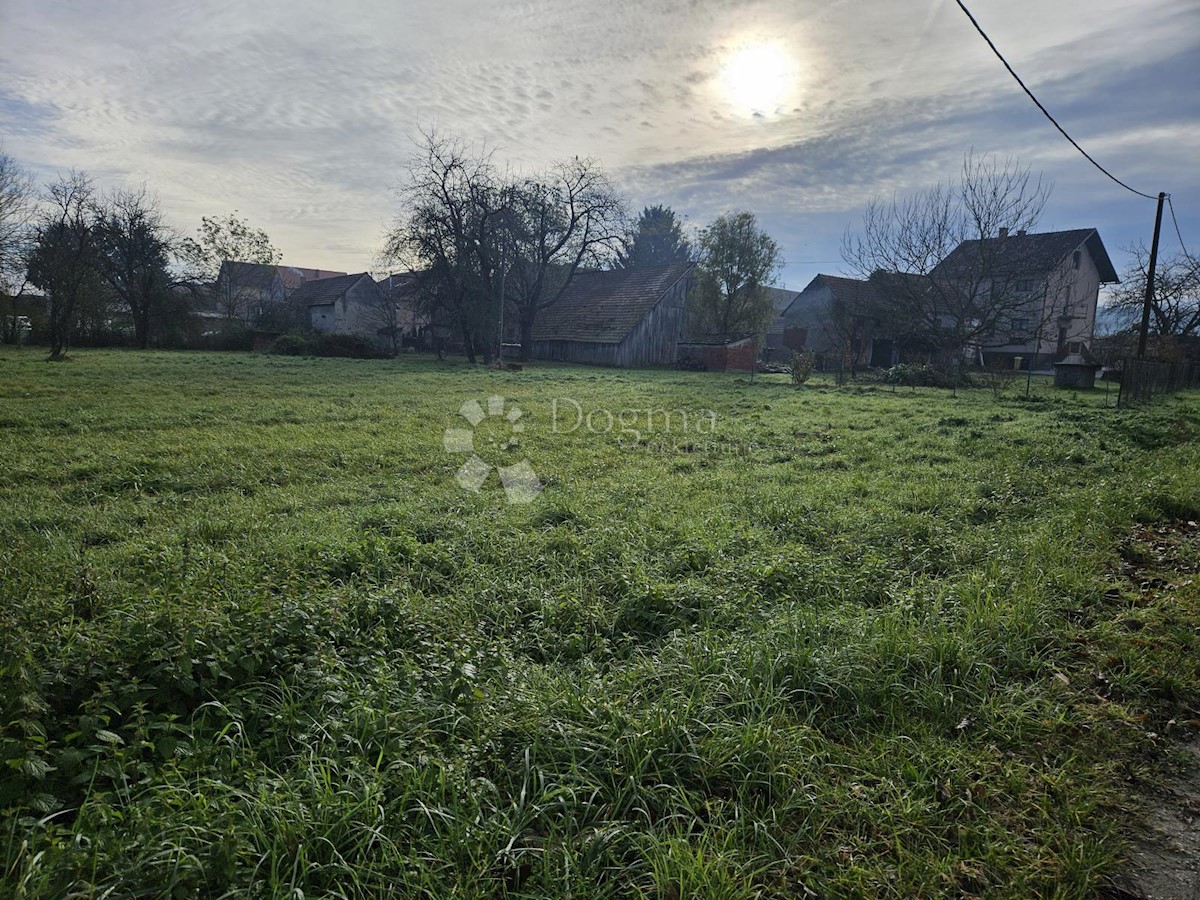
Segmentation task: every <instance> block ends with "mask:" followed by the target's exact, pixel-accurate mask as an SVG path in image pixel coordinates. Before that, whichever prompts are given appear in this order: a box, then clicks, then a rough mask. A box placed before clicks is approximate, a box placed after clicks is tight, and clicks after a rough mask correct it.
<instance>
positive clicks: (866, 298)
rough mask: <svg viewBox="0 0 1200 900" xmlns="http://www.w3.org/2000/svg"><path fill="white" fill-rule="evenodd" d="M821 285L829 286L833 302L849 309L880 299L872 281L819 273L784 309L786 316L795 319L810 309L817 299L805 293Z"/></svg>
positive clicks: (859, 307)
mask: <svg viewBox="0 0 1200 900" xmlns="http://www.w3.org/2000/svg"><path fill="white" fill-rule="evenodd" d="M820 287H827V288H829V292H830V294H831V295H832V299H833V302H834V303H836V304H839V305H843V306H844V307H845V308H847V309H861V308H862V307H863V306H864V305H868V304H873V303H875V302H876V301H877V300H878V299H879V292H878V289H877V288H876V285H875V284H874V283H872V282H870V281H862V280H861V279H858V278H843V277H841V276H840V275H818V276H817V277H816V278H814V279H813V280H812V281H810V282H809V283H808V284H807V285H806V286H805V288H804V290H802V291H801V292H800V293H798V294H797V295H796V296H795V298H794V299H793V300H792V302H791V303H790V304H788V308H787V309H785V310H784V315H785V317H787V318H790V319H794V318H795V317H796V315H798V314H799V313H801V312H804V311H806V310H808V309H810V308H811V307H812V305H813V304H814V303H815V302H816V301H815V300H814V299H813V296H812V295H811V294H809V296H808V297H805V294H808V292H809V290H810V289H812V288H820Z"/></svg>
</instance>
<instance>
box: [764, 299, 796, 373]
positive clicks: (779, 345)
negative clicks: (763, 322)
mask: <svg viewBox="0 0 1200 900" xmlns="http://www.w3.org/2000/svg"><path fill="white" fill-rule="evenodd" d="M763 290H765V291H766V292H767V294H768V295H769V296H770V298H771V308H772V310H773V311H774V317H773V318H772V319H771V324H770V325H768V326H767V333H766V335H764V337H763V345H762V357H763V359H765V360H767V361H768V362H777V361H780V360H787V359H790V358H791V355H792V353H793V352H795V351H796V350H801V349H803V347H804V343H803V340H802V337H803V336H802V335H798V334H794V333H793V334H792V335H790V336H789V335H788V332H787V328H788V326H787V322H786V321H785V319H784V313H785V312H787V309H788V307H789V306H791V305H792V302H793V301H794V300H795V299H796V298H797V297H798V296H800V292H799V291H789V290H787V289H785V288H776V287H769V288H763Z"/></svg>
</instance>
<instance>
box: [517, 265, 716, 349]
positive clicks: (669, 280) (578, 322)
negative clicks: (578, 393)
mask: <svg viewBox="0 0 1200 900" xmlns="http://www.w3.org/2000/svg"><path fill="white" fill-rule="evenodd" d="M691 270H692V263H688V262H681V263H675V264H673V265H669V266H648V267H646V268H633V269H613V270H611V271H580V272H576V273H575V277H574V278H573V279H571V283H570V285H569V286H568V287H567V290H566V292H565V293H564V294H563V296H562V297H560V298H559V299H558V301H557V302H555V303H553V304H551V305H549V306H547V307H546V308H545V309H543V310H541V311H540V312H539V313H538V318H537V321H536V323H535V324H534V327H533V346H532V347H531V348H530V350H531V356H533V358H534V359H546V360H557V361H560V362H575V363H590V364H593V365H602V366H622V367H632V366H669V365H673V364H674V363H675V361H676V360H677V359H678V357H679V342H680V341H681V340H682V338H683V335H684V326H685V318H686V314H687V292H688V285H689V275H690V273H691Z"/></svg>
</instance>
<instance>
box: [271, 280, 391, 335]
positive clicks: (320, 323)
mask: <svg viewBox="0 0 1200 900" xmlns="http://www.w3.org/2000/svg"><path fill="white" fill-rule="evenodd" d="M387 299H388V298H387V295H386V294H385V293H384V292H383V289H382V288H380V287H379V285H378V284H376V283H375V279H374V278H372V277H371V276H370V275H369V274H368V273H366V272H359V273H358V274H357V275H342V276H339V277H337V278H321V279H319V280H317V281H306V282H304V283H303V284H301V285H300V286H299V287H298V288H296V290H295V291H293V292H292V295H291V296H290V297H289V298H288V305H289V306H291V307H293V308H294V309H299V310H302V311H304V312H305V313H306V314H307V315H306V318H305V322H306V324H307V325H308V327H309V328H311V329H312V330H313V331H318V332H321V333H323V334H357V335H362V336H363V337H368V338H370V339H371V340H372V341H376V342H377V343H379V344H380V347H381V348H382V349H387V348H389V347H390V346H391V336H390V335H386V334H382V335H381V331H385V330H386V327H387V326H386V305H387Z"/></svg>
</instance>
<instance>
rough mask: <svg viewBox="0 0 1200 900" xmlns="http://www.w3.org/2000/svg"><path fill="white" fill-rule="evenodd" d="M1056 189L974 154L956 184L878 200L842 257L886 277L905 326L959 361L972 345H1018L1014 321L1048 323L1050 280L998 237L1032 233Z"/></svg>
mask: <svg viewBox="0 0 1200 900" xmlns="http://www.w3.org/2000/svg"><path fill="white" fill-rule="evenodd" d="M1049 193H1050V187H1049V186H1048V185H1044V184H1043V183H1042V180H1041V178H1040V177H1038V178H1035V177H1033V176H1032V175H1031V174H1030V171H1029V169H1028V168H1024V167H1022V166H1021V165H1020V164H1019V163H1018V162H1016V161H1014V160H1005V161H1004V162H999V161H998V160H997V159H996V158H995V157H986V158H978V157H975V156H974V155H973V154H968V155H967V156H966V158H965V159H964V160H963V167H962V172H961V174H960V177H959V179H958V181H956V182H953V183H950V184H946V185H941V184H939V185H937V186H936V187H933V188H930V189H928V190H924V191H920V192H918V193H916V194H914V195H912V196H910V197H907V198H903V199H899V198H893V199H892V200H890V201H885V200H881V199H875V200H872V201H871V202H870V203H869V204H868V206H867V210H866V212H865V213H864V214H863V219H862V226H861V228H860V230H859V231H858V232H857V233H849V232H848V233H847V234H846V236H845V238H844V240H843V244H842V256H843V258H844V259H845V260H846V263H847V265H848V266H849V268H850V269H851V270H852V271H853V272H854V273H855V274H857V275H859V276H860V277H862V278H872V277H874V278H875V279H876V281H877V283H880V285H881V287H882V288H883V289H884V292H885V293H884V296H885V299H886V301H887V305H888V307H889V312H890V315H891V317H892V319H893V323H894V325H895V326H896V327H897V328H898V330H900V331H903V332H905V333H907V334H909V335H911V336H913V337H914V338H915V339H916V340H918V341H920V342H922V343H924V344H925V345H926V346H928V347H930V348H935V347H936V348H941V349H942V352H943V354H946V353H950V354H953V360H954V362H955V364H956V365H957V364H958V363H959V362H961V360H962V359H963V356H964V354H965V353H966V352H967V351H968V350H971V349H973V348H975V349H982V348H985V347H989V346H1003V345H1004V344H1006V343H1010V342H1011V341H1012V338H1013V334H1012V332H1013V330H1014V329H1013V322H1018V323H1020V322H1024V323H1025V324H1024V325H1022V326H1021V328H1020V329H1018V330H1022V331H1024V332H1026V333H1027V334H1028V335H1032V334H1033V333H1035V332H1036V333H1038V334H1040V332H1041V331H1042V330H1043V328H1044V327H1045V324H1046V323H1045V321H1044V319H1045V317H1046V316H1047V315H1049V312H1050V308H1051V307H1052V305H1053V304H1052V302H1047V300H1052V299H1053V298H1051V297H1050V295H1049V293H1048V287H1047V284H1046V283H1045V280H1044V279H1042V281H1040V282H1034V283H1032V284H1031V283H1030V281H1031V279H1030V275H1031V274H1032V273H1031V271H1030V270H1031V265H1032V261H1031V260H1028V259H1025V258H1022V256H1021V254H1020V253H1019V252H1017V251H1015V250H1014V249H1013V248H1014V243H1015V242H1014V243H1009V242H1005V241H1003V240H995V238H997V237H1002V236H1004V235H1007V234H1009V233H1013V234H1020V233H1023V232H1025V231H1027V230H1029V229H1032V228H1033V227H1034V226H1035V225H1036V223H1037V221H1038V218H1039V217H1040V215H1041V212H1042V209H1043V208H1044V207H1045V204H1046V200H1047V198H1048V197H1049ZM1036 274H1037V275H1039V276H1040V275H1043V274H1044V273H1043V272H1037V273H1036Z"/></svg>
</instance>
